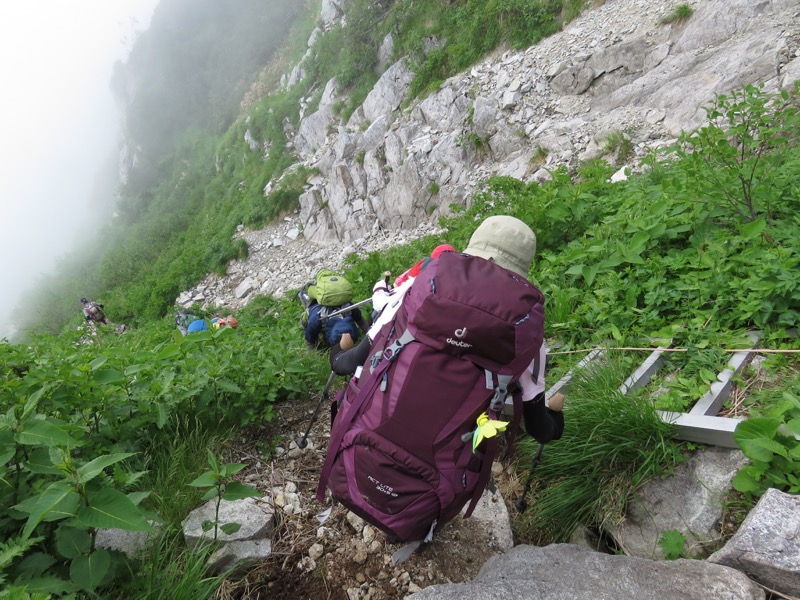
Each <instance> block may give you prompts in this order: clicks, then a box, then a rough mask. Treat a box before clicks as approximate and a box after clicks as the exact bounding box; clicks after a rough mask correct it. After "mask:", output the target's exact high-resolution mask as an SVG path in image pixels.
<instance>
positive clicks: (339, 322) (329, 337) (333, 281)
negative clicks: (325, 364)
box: [299, 269, 369, 350]
mask: <svg viewBox="0 0 800 600" xmlns="http://www.w3.org/2000/svg"><path fill="white" fill-rule="evenodd" d="M299 297H300V300H301V301H302V302H303V304H304V305H305V306H306V315H305V316H304V318H303V329H304V330H305V339H306V344H308V347H309V348H310V349H311V348H332V349H340V350H347V349H350V348H352V347H353V346H354V345H355V342H357V341H358V339H359V338H360V337H361V336H360V335H359V328H360V329H361V331H363V332H364V333H366V331H367V329H368V328H369V327H368V325H367V323H366V321H365V320H364V316H363V315H362V313H361V310H360V309H359V308H358V307H354V308H348V307H350V306H351V305H352V300H353V286H352V285H350V282H349V281H347V279H345V278H344V277H342V276H341V275H336V274H335V273H333V272H332V271H329V270H328V269H322V270H320V272H319V273H317V277H316V279H315V280H314V282H312V283H310V284H309V285H307V286H306V288H305V289H304V290H301V291H300V294H299Z"/></svg>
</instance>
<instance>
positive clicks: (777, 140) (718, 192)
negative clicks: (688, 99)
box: [669, 85, 800, 237]
mask: <svg viewBox="0 0 800 600" xmlns="http://www.w3.org/2000/svg"><path fill="white" fill-rule="evenodd" d="M799 106H800V103H799V102H798V94H797V87H795V88H794V89H793V90H791V91H790V90H782V91H780V92H779V93H777V94H769V93H767V92H765V91H764V90H763V87H760V86H755V85H748V86H745V87H744V88H743V89H741V90H734V91H733V92H731V93H730V94H723V95H719V96H717V98H716V100H715V101H714V102H713V103H712V104H711V106H710V107H708V108H707V109H706V113H707V117H708V124H707V125H705V126H704V127H701V128H700V129H697V130H695V131H692V132H685V133H683V134H681V136H680V138H679V143H678V145H677V146H674V147H672V148H671V149H670V150H669V152H670V153H672V154H674V155H675V156H677V157H679V158H681V159H682V160H681V162H680V168H679V170H680V171H682V172H683V175H684V177H687V178H691V180H692V181H693V184H694V185H695V186H697V188H698V190H697V191H698V192H699V193H700V198H701V200H702V202H703V203H704V204H705V207H706V210H707V211H708V214H709V216H712V217H729V219H726V221H728V223H731V222H732V223H737V222H738V223H743V224H750V225H749V228H748V229H747V230H743V233H744V235H745V236H748V237H755V236H757V235H759V234H760V233H761V232H762V231H763V230H764V228H765V227H766V225H767V224H768V222H769V221H770V220H771V219H773V218H775V216H777V215H778V214H780V212H781V211H782V210H785V209H786V208H788V205H787V200H788V199H789V198H796V190H795V189H794V188H795V187H796V186H794V183H793V182H794V180H793V179H791V178H790V177H789V173H790V171H791V169H792V167H790V166H789V165H791V164H794V160H795V158H794V155H793V154H792V153H789V152H788V150H790V149H794V148H796V147H797V143H798V140H800V133H798V126H800V112H798V107H799ZM785 167H789V168H788V169H787V168H785ZM723 211H724V212H723ZM760 218H763V219H764V221H759V219H760ZM723 222H725V221H723Z"/></svg>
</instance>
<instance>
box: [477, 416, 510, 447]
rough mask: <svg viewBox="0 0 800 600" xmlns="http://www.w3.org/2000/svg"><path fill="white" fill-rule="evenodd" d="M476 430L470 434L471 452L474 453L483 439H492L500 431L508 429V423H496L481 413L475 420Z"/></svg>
mask: <svg viewBox="0 0 800 600" xmlns="http://www.w3.org/2000/svg"><path fill="white" fill-rule="evenodd" d="M477 423H478V428H477V429H476V430H475V431H474V433H473V434H472V452H473V453H474V452H475V449H476V448H477V447H478V445H479V444H480V443H481V442H482V441H483V440H484V438H490V437H494V436H496V435H497V434H498V432H500V431H505V430H506V427H508V421H496V420H495V419H490V418H489V415H487V414H486V413H483V414H481V415H479V416H478V419H477Z"/></svg>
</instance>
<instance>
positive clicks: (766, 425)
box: [733, 392, 800, 496]
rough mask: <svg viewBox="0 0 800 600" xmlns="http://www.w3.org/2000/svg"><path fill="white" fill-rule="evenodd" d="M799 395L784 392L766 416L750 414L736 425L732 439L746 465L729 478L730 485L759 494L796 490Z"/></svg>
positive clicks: (799, 476) (799, 446)
mask: <svg viewBox="0 0 800 600" xmlns="http://www.w3.org/2000/svg"><path fill="white" fill-rule="evenodd" d="M796 436H800V397H798V396H797V395H796V394H794V393H791V392H784V394H783V397H782V400H781V402H780V403H778V405H777V406H775V407H774V409H773V410H772V411H770V415H769V416H762V417H759V416H756V417H751V418H749V419H747V420H745V421H742V422H740V423H739V424H738V425H737V426H736V431H734V434H733V439H734V440H735V441H736V443H737V444H738V445H739V448H741V450H742V452H744V454H745V456H747V457H748V458H749V459H750V461H751V462H750V464H749V465H747V466H745V467H743V468H742V469H741V470H740V471H739V472H738V473H737V474H736V477H734V479H733V487H734V488H735V489H736V490H738V491H740V492H744V493H746V494H750V495H753V496H760V495H761V494H763V493H764V492H765V491H766V490H767V489H768V488H770V487H774V488H777V489H779V490H781V491H784V492H788V493H790V494H797V493H800V441H798V439H797V437H796Z"/></svg>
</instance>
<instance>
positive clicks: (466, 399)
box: [317, 252, 544, 542]
mask: <svg viewBox="0 0 800 600" xmlns="http://www.w3.org/2000/svg"><path fill="white" fill-rule="evenodd" d="M543 325H544V306H543V296H542V293H541V292H540V291H539V290H538V289H537V288H536V287H535V286H533V285H532V284H531V283H529V282H528V281H527V280H525V279H523V278H522V277H520V276H519V275H516V274H515V273H512V272H511V271H508V270H506V269H503V268H502V267H499V266H498V265H495V264H494V263H492V262H490V261H487V260H484V259H482V258H477V257H472V256H467V255H464V254H459V253H455V252H446V253H444V254H442V256H441V257H439V258H438V259H434V260H433V261H431V262H430V263H429V264H428V266H427V267H426V268H425V270H424V271H422V273H420V275H419V276H418V277H417V279H416V280H415V281H414V284H413V286H412V288H411V290H409V292H408V295H407V296H406V298H405V300H404V301H403V305H402V306H401V307H400V309H399V310H398V311H397V314H396V315H395V317H394V319H393V320H392V321H391V322H389V323H387V324H386V325H385V326H384V327H383V328H382V329H381V331H380V333H379V334H378V335H377V336H376V338H375V340H373V344H372V348H371V351H370V356H369V357H368V358H367V361H366V362H365V364H364V365H363V367H362V371H361V376H360V378H359V379H356V378H352V379H351V381H350V383H349V384H348V386H347V387H346V389H345V390H344V392H343V396H342V397H341V405H340V407H339V409H338V411H337V413H336V418H335V419H334V422H333V427H332V430H331V437H330V441H329V445H328V453H327V456H326V460H325V464H324V465H323V467H322V472H321V474H320V481H319V487H318V488H317V499H318V500H319V501H320V502H322V501H323V500H324V497H325V488H326V487H328V488H330V490H331V494H332V496H333V497H334V498H335V499H336V500H338V501H339V502H341V503H342V504H344V505H345V506H346V507H347V508H348V509H349V510H351V511H352V512H354V513H355V514H357V515H358V516H360V517H361V518H363V519H364V520H365V521H367V522H369V523H371V524H373V525H375V526H376V527H378V528H379V529H381V530H382V531H383V532H385V533H386V534H388V535H389V536H390V537H392V538H394V539H396V540H399V541H404V542H416V541H422V540H424V541H430V539H431V537H432V535H433V531H434V529H435V528H436V527H441V526H442V525H444V524H445V523H446V522H448V521H449V520H451V519H452V518H453V517H455V516H456V515H458V513H459V512H460V511H461V509H462V508H463V507H464V506H465V505H466V504H467V502H469V501H471V504H470V506H469V509H468V510H467V513H466V515H465V516H469V515H470V514H471V513H472V510H473V509H474V507H475V504H476V503H477V501H478V500H479V499H480V496H481V495H482V493H483V490H484V488H485V487H486V484H487V483H488V481H489V476H490V473H491V464H492V460H493V459H494V456H495V454H496V450H497V436H494V437H489V438H487V439H485V440H484V441H482V442H481V443H480V444H479V445H478V446H477V448H476V449H475V451H474V452H473V432H474V430H475V429H476V420H477V418H478V417H479V416H480V415H482V414H484V413H486V414H488V416H489V418H491V419H497V418H498V417H499V415H500V411H501V410H502V407H503V404H504V402H505V398H506V395H507V393H508V387H509V385H511V383H512V382H514V381H516V380H517V379H518V378H519V377H520V375H521V374H522V373H523V372H524V370H525V368H526V367H527V366H528V364H530V362H531V360H532V359H533V358H534V357H535V356H536V355H538V352H539V348H540V346H541V344H542V338H543ZM519 400H521V397H520V395H519V394H517V395H516V398H515V411H514V412H515V418H514V422H513V424H512V425H511V426H510V427H509V429H510V430H512V431H511V432H510V433H512V434H513V431H516V429H517V428H518V426H519V418H520V415H521V402H519Z"/></svg>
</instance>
